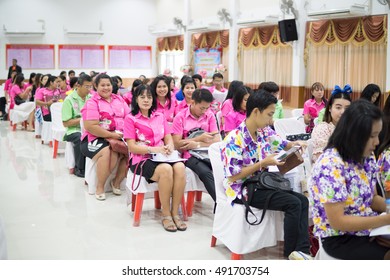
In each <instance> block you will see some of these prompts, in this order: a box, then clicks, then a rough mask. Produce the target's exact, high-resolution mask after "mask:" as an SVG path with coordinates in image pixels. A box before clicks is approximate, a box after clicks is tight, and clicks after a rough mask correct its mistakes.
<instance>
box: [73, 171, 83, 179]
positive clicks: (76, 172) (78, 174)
mask: <svg viewBox="0 0 390 280" xmlns="http://www.w3.org/2000/svg"><path fill="white" fill-rule="evenodd" d="M74 175H76V176H77V177H80V178H84V170H80V169H76V170H75V171H74Z"/></svg>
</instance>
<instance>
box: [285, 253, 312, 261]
mask: <svg viewBox="0 0 390 280" xmlns="http://www.w3.org/2000/svg"><path fill="white" fill-rule="evenodd" d="M288 259H289V260H298V261H308V260H313V257H312V256H310V255H308V254H305V253H303V252H301V251H293V252H292V253H291V254H290V255H289V256H288Z"/></svg>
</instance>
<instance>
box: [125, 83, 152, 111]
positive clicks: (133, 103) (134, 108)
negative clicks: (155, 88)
mask: <svg viewBox="0 0 390 280" xmlns="http://www.w3.org/2000/svg"><path fill="white" fill-rule="evenodd" d="M144 91H146V94H150V95H151V96H152V98H153V102H152V107H150V109H149V111H148V115H149V117H150V115H151V114H152V112H153V111H154V110H156V108H157V99H156V97H155V95H154V94H153V93H152V91H151V87H150V86H149V85H144V84H142V85H139V86H138V87H137V88H136V90H135V92H133V97H132V99H131V114H132V115H133V116H135V115H137V114H138V113H139V111H140V109H139V106H138V103H137V97H138V96H140V95H141V94H142V93H143V92H144Z"/></svg>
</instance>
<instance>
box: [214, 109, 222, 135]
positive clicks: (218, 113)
mask: <svg viewBox="0 0 390 280" xmlns="http://www.w3.org/2000/svg"><path fill="white" fill-rule="evenodd" d="M215 119H216V120H217V126H218V129H219V131H222V127H221V122H222V111H218V112H217V114H215Z"/></svg>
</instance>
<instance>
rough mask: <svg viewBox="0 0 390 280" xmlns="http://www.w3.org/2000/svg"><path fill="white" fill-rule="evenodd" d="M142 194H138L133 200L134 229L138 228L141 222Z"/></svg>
mask: <svg viewBox="0 0 390 280" xmlns="http://www.w3.org/2000/svg"><path fill="white" fill-rule="evenodd" d="M144 196H145V194H144V193H138V194H137V196H136V198H135V211H134V222H133V226H134V227H139V224H140V220H141V212H142V205H143V203H144Z"/></svg>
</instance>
